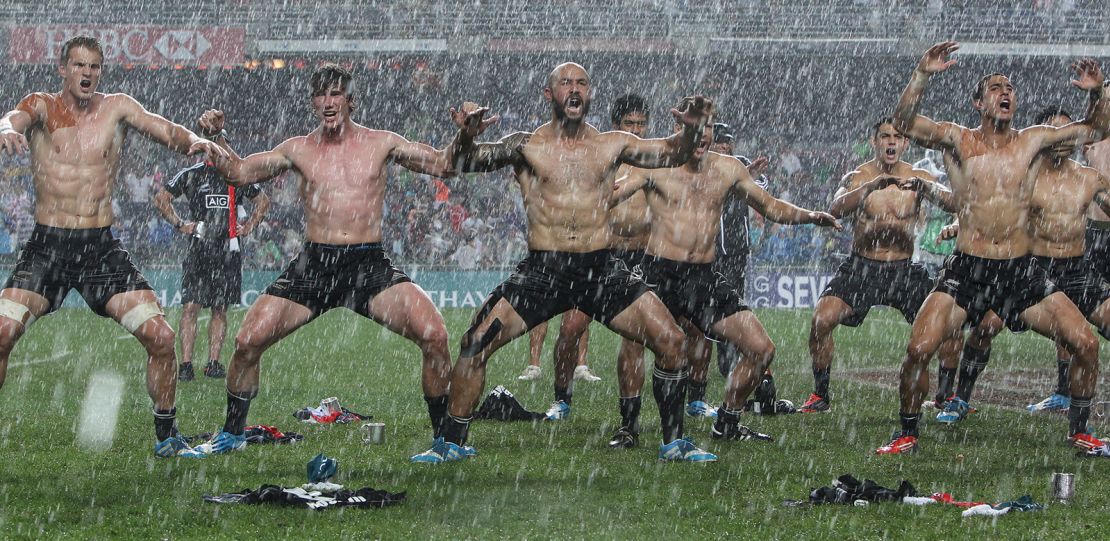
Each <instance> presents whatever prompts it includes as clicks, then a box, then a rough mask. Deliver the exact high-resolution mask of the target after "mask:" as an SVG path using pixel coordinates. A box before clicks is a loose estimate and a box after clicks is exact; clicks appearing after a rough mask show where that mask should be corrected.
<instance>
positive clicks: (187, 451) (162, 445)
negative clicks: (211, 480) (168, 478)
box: [154, 436, 205, 458]
mask: <svg viewBox="0 0 1110 541" xmlns="http://www.w3.org/2000/svg"><path fill="white" fill-rule="evenodd" d="M154 455H155V456H159V457H162V458H171V457H181V458H204V457H205V454H204V453H203V452H202V451H200V450H199V449H194V448H192V447H189V444H188V443H187V442H186V441H185V439H184V438H182V437H181V436H172V437H169V438H166V439H164V440H162V441H160V442H158V443H155V444H154Z"/></svg>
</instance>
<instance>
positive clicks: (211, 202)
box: [204, 195, 228, 209]
mask: <svg viewBox="0 0 1110 541" xmlns="http://www.w3.org/2000/svg"><path fill="white" fill-rule="evenodd" d="M227 204H228V197H227V196H226V195H206V196H204V206H205V207H206V208H210V209H226V208H227Z"/></svg>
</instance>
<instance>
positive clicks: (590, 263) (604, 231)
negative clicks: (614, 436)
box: [413, 63, 717, 463]
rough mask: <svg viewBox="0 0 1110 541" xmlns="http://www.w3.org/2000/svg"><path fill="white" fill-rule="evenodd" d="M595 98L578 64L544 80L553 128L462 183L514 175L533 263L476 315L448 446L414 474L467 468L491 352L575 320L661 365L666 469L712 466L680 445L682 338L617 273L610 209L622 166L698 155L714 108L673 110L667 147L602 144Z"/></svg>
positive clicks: (459, 373) (472, 159)
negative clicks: (595, 325)
mask: <svg viewBox="0 0 1110 541" xmlns="http://www.w3.org/2000/svg"><path fill="white" fill-rule="evenodd" d="M591 94H592V90H591V84H590V78H589V75H587V73H586V70H585V69H584V68H582V66H579V65H578V64H574V63H565V64H560V65H559V66H557V67H556V68H555V69H554V70H553V71H552V72H551V74H550V75H549V76H548V80H547V84H546V85H545V86H544V89H543V95H544V98H545V99H546V100H547V101H548V102H550V103H551V121H550V122H548V123H546V124H544V125H542V126H540V127H539V128H537V129H536V130H535V131H534V132H532V133H515V134H512V135H509V136H507V137H505V138H504V139H502V140H501V141H499V142H497V143H484V144H479V145H471V146H470V147H463V148H465V153H462V154H461V156H462V157H461V160H460V162H461V164H460V171H464V172H465V171H492V170H495V169H499V168H501V167H505V166H510V165H511V166H512V167H513V170H514V172H515V173H516V175H515V177H516V179H517V182H518V183H519V185H520V190H521V194H522V195H523V198H524V208H525V211H526V213H527V216H528V248H529V253H528V256H527V257H526V258H525V259H524V261H522V262H521V263H520V265H518V266H517V269H516V271H515V272H514V273H513V274H512V276H510V277H509V279H508V280H506V281H505V282H502V283H501V285H499V286H498V287H497V288H496V289H494V291H493V293H492V294H491V295H490V297H489V299H488V300H487V301H486V303H485V304H484V305H483V306H482V307H481V308H480V309H479V310H478V312H477V314H475V317H474V321H473V325H472V326H471V328H470V329H469V330H467V332H466V334H465V335H464V336H463V338H462V347H461V350H460V352H459V360H458V362H457V363H456V364H455V368H454V369H453V370H452V372H451V403H450V406H449V411H448V413H449V415H448V420H447V426H446V428H445V430H444V438H443V439H442V440H437V441H436V442H435V444H434V445H433V446H432V448H431V449H429V450H428V451H426V452H424V453H421V454H419V455H416V456H414V457H413V461H415V462H429V463H439V462H444V461H454V460H462V459H464V458H467V456H469V453H465V449H464V448H463V445H464V444H465V441H466V437H467V431H468V428H469V423H470V417H471V414H472V412H473V411H474V407H475V406H476V405H477V403H478V402H477V401H478V398H479V395H480V394H481V392H482V386H483V385H484V384H485V376H486V362H487V360H488V359H489V357H490V355H492V354H493V352H495V351H497V350H498V349H499V348H501V347H502V346H504V345H505V344H507V343H509V341H510V340H512V339H513V338H516V337H517V336H520V335H521V334H524V333H525V332H527V331H528V329H529V328H531V327H535V326H536V325H539V324H540V323H542V322H544V321H547V320H548V319H550V318H551V317H552V316H555V315H558V314H561V313H563V312H566V311H567V310H570V309H572V308H577V309H578V310H581V311H582V312H585V313H586V314H588V315H589V316H590V317H592V318H594V319H597V320H598V321H599V322H601V323H602V324H604V325H606V326H608V327H609V328H610V329H612V330H614V331H616V332H617V333H619V334H621V335H622V336H624V337H625V338H631V339H634V340H638V341H643V342H645V343H646V345H647V346H648V347H649V348H651V349H652V351H654V352H655V353H656V362H655V375H654V377H653V378H652V389H653V391H654V393H655V399H656V401H657V402H658V403H659V415H660V418H661V424H662V428H663V442H662V443H663V444H662V446H661V447H660V450H659V458H660V459H661V460H686V461H698V462H706V461H713V460H716V459H717V457H716V456H714V455H713V454H711V453H707V452H705V451H702V450H701V449H698V448H697V447H696V446H695V445H694V444H693V442H691V441H690V440H687V439H684V438H683V437H682V436H683V435H682V406H683V396H684V394H685V392H684V391H685V381H686V374H685V370H684V369H685V366H684V359H683V357H682V354H681V349H682V342H683V335H682V330H681V329H679V327H678V325H677V324H676V323H675V321H674V318H672V317H671V316H670V314H669V313H668V312H667V308H666V307H665V306H663V304H662V303H661V302H660V301H659V298H658V297H656V296H655V295H654V294H652V293H651V292H649V291H648V288H647V286H646V285H644V283H643V282H642V281H640V280H639V279H637V278H635V277H633V276H632V274H631V273H630V272H629V271H628V269H627V268H626V267H625V266H624V265H621V264H617V263H614V262H611V261H610V251H609V246H610V238H611V232H610V227H609V212H608V210H609V201H610V198H611V196H612V191H613V181H614V179H615V178H616V175H617V172H618V169H619V168H620V166H621V165H622V164H625V163H627V164H630V165H634V166H639V167H645V168H658V167H674V166H678V165H681V164H683V163H685V162H686V161H687V160H688V159H690V155H691V154H693V151H694V147H695V146H696V141H697V138H698V135H699V134H700V133H701V127H702V126H703V125H705V123H706V121H707V120H708V117H709V113H710V107H711V104H710V103H709V101H708V100H705V99H704V98H692V99H691V100H690V105H689V107H687V108H686V109H685V110H683V111H678V110H672V111H671V113H672V114H673V115H675V116H676V118H678V119H679V120H680V121H681V122H682V124H683V125H684V126H685V128H684V129H683V130H682V132H681V133H678V134H675V135H673V136H671V137H668V138H666V139H640V138H639V137H636V136H635V135H632V134H630V133H625V132H619V131H612V132H606V133H601V132H599V131H598V130H597V129H596V128H594V127H593V126H591V125H589V124H587V123H586V120H585V119H586V113H587V112H588V111H589V108H590V101H591V98H592V95H591Z"/></svg>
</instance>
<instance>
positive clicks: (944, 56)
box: [894, 41, 961, 149]
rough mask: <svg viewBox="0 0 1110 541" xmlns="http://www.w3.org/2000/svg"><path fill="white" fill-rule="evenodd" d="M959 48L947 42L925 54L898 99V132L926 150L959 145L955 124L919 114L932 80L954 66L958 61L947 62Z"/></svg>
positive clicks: (957, 128) (896, 107)
mask: <svg viewBox="0 0 1110 541" xmlns="http://www.w3.org/2000/svg"><path fill="white" fill-rule="evenodd" d="M959 48H960V46H959V45H958V44H957V43H956V42H954V41H946V42H944V43H938V44H936V45H934V46H932V47H930V48H929V50H928V51H925V55H924V56H922V57H921V60H920V61H919V62H918V64H917V67H916V68H914V70H913V74H912V75H911V76H910V82H909V84H908V85H906V88H905V90H903V91H902V95H901V97H899V98H898V105H896V106H895V107H894V126H895V128H897V129H898V131H900V132H902V133H904V134H905V135H906V136H908V137H910V138H911V139H913V140H914V141H916V142H917V143H918V144H920V145H922V146H924V147H927V148H936V149H944V148H954V147H955V146H956V142H957V141H959V135H960V130H961V128H960V127H959V126H957V125H956V124H953V123H951V122H940V123H937V122H934V121H933V120H931V119H929V118H928V117H925V116H922V115H920V114H918V110H920V109H921V97H922V96H923V95H924V94H925V87H926V85H927V84H928V82H929V77H931V76H932V75H933V74H934V73H939V72H942V71H944V70H946V69H948V68H949V67H951V66H952V65H953V64H955V63H956V61H955V60H948V55H949V54H950V53H953V52H955V51H956V50H957V49H959Z"/></svg>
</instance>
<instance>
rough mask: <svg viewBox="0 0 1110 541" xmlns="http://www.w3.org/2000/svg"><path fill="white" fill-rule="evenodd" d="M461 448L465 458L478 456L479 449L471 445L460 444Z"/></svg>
mask: <svg viewBox="0 0 1110 541" xmlns="http://www.w3.org/2000/svg"><path fill="white" fill-rule="evenodd" d="M459 449H460V450H461V452H462V455H463V458H470V457H472V456H478V450H477V449H475V448H474V447H471V446H470V445H462V446H459Z"/></svg>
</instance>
